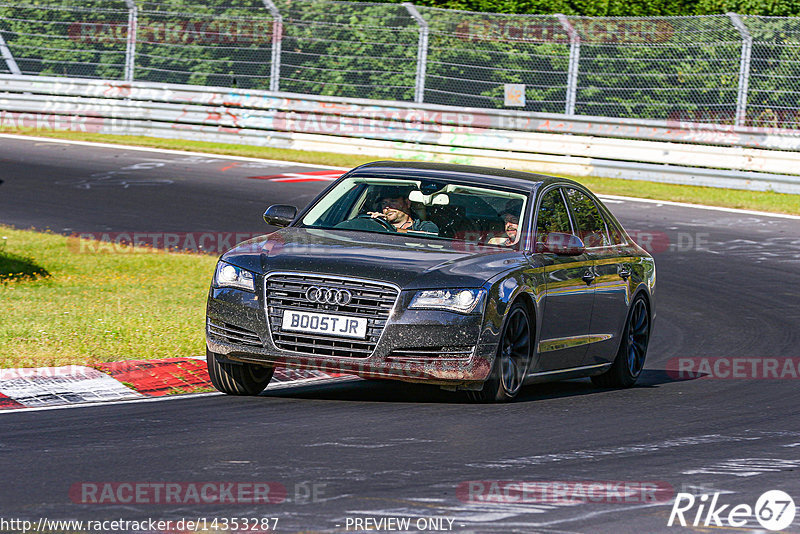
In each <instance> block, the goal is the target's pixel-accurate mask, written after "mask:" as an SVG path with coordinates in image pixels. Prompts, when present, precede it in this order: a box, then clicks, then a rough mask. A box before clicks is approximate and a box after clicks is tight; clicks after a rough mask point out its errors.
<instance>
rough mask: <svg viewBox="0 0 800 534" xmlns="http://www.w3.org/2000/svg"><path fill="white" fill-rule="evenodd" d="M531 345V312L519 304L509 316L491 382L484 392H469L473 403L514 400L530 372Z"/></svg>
mask: <svg viewBox="0 0 800 534" xmlns="http://www.w3.org/2000/svg"><path fill="white" fill-rule="evenodd" d="M532 344H533V328H532V327H531V321H530V318H529V317H528V310H527V309H526V308H525V306H524V305H522V304H521V303H519V302H517V303H515V304H514V305H513V306H511V310H509V312H508V315H506V319H505V323H504V324H503V333H502V335H501V336H500V346H498V347H497V356H496V357H495V359H494V365H493V366H492V371H491V373H490V374H489V378H488V379H487V380H486V382H484V383H483V389H481V390H480V391H470V392H468V393H469V397H470V399H471V400H472V401H474V402H482V403H486V402H508V401H511V400H513V399H514V398H515V397H516V396H517V393H519V390H520V389H521V388H522V382H523V381H524V380H525V375H526V374H527V372H528V366H529V365H530V361H531V346H532Z"/></svg>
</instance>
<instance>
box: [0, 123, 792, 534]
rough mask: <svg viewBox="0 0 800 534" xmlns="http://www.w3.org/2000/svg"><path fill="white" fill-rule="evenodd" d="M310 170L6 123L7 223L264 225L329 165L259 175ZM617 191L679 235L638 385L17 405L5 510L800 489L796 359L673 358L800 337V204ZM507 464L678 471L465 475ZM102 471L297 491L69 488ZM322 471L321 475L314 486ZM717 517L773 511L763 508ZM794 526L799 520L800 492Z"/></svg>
mask: <svg viewBox="0 0 800 534" xmlns="http://www.w3.org/2000/svg"><path fill="white" fill-rule="evenodd" d="M310 170H314V169H313V168H311V167H308V166H302V165H294V164H283V165H280V164H275V163H256V162H245V161H240V162H238V164H237V162H236V161H234V160H230V159H223V158H216V157H214V156H208V157H198V156H186V155H175V154H163V153H155V152H136V151H128V150H122V149H117V148H96V147H86V146H76V145H68V144H63V143H58V142H50V141H46V142H45V141H34V140H25V141H22V140H16V139H10V138H0V180H3V181H4V182H3V183H2V185H0V223H4V224H11V225H14V226H17V227H37V228H50V229H52V230H54V231H57V232H64V233H70V232H95V231H96V232H102V231H164V232H173V231H175V232H177V231H186V232H196V231H226V232H260V231H263V230H265V228H266V227H265V226H264V223H263V222H262V221H261V213H262V212H263V210H264V208H265V207H266V205H268V204H272V203H280V202H289V203H294V204H298V205H300V204H304V203H305V202H307V201H308V200H310V199H311V198H312V197H313V195H314V194H315V193H316V192H317V191H319V190H320V189H321V188H322V187H323V186H324V183H323V182H301V183H280V182H277V183H276V182H270V181H267V180H260V179H252V178H249V177H252V176H268V175H273V174H278V173H286V172H305V171H310ZM609 207H610V208H611V209H612V211H614V213H615V214H616V215H617V216H618V217H619V218H620V220H621V221H622V223H623V224H624V225H625V226H626V228H628V229H629V230H633V231H634V232H636V231H639V232H657V233H658V234H657V235H658V236H660V239H661V244H662V245H664V246H659V247H657V248H660V250H656V251H655V253H654V256H655V257H656V261H657V268H658V304H657V306H658V317H657V320H656V325H655V331H654V335H653V338H652V341H651V345H650V350H649V353H648V362H647V365H646V370H645V371H644V374H643V376H642V378H641V379H640V381H639V383H638V384H637V387H635V388H633V389H629V390H622V391H605V390H598V389H596V388H594V387H592V385H591V383H590V382H589V381H588V380H577V381H568V382H561V383H556V384H547V385H539V386H532V387H528V388H526V389H525V390H524V391H523V392H522V395H521V398H520V399H519V400H518V401H517V402H515V403H513V404H505V405H474V404H469V403H467V402H465V401H464V399H463V397H461V396H460V395H458V394H453V393H447V392H443V391H440V390H438V389H433V388H429V387H423V386H414V385H405V384H399V383H391V382H382V381H357V382H347V383H337V384H332V385H325V386H309V387H301V388H289V389H283V390H275V391H269V390H267V391H266V392H265V393H264V394H262V395H261V396H259V397H255V398H234V397H226V396H221V395H206V396H199V397H191V398H183V399H171V400H168V401H163V402H148V403H121V404H113V405H99V406H87V407H77V408H69V409H61V410H49V411H48V410H46V411H29V412H26V411H18V412H13V413H5V414H2V415H0V458H1V459H2V480H3V483H2V486H0V517H2V518H6V519H8V518H29V519H34V520H37V519H38V518H40V517H47V518H50V519H82V520H89V519H99V520H102V519H106V520H110V519H116V518H123V519H132V520H140V519H145V518H155V519H180V518H197V517H206V518H214V517H216V518H230V517H277V518H279V522H278V526H277V530H276V531H277V532H298V531H303V532H344V531H346V527H347V525H348V520H349V521H350V523H349V524H350V525H352V524H353V519H354V518H361V519H364V518H372V519H375V520H377V519H379V518H388V517H399V518H403V517H409V518H413V520H414V521H416V520H417V519H418V518H430V517H439V518H442V517H444V518H448V519H452V520H453V523H452V527H451V529H452V530H451V531H453V532H552V533H566V532H582V533H583V532H585V533H594V532H609V533H611V532H614V533H656V532H687V531H696V532H700V531H703V532H707V531H710V529H709V528H702V527H698V528H688V527H687V528H683V527H677V526H673V527H667V521H668V518H669V513H670V509H671V496H672V493H674V492H679V491H689V492H694V493H714V492H720V493H721V496H720V498H719V499H720V502H724V503H725V504H740V503H743V504H749V505H751V506H753V505H755V503H756V500H757V499H758V497H759V496H760V495H761V494H762V493H763V492H765V491H767V490H772V489H780V490H783V491H785V492H787V493H788V494H789V495H791V496H793V497H794V499H795V502H796V503H798V504H800V477H798V470H799V469H800V412H799V411H798V410H797V406H798V405H799V404H800V390H799V389H798V384H799V382H798V377H791V376H788V377H787V378H784V379H777V380H776V379H758V378H752V379H721V378H714V376H713V375H711V376H706V377H704V378H700V379H681V378H680V377H677V376H676V375H675V373H668V372H666V370H667V369H668V368H670V366H672V365H674V362H675V360H674V359H675V358H686V357H697V358H701V357H707V358H716V357H725V358H749V359H755V360H759V361H763V360H764V359H768V358H788V357H794V358H798V357H800V348H798V347H799V346H800V306H799V305H798V303H800V221H798V220H793V219H785V218H773V217H766V216H758V215H747V214H738V213H730V212H725V211H712V210H704V209H695V208H684V207H676V206H668V205H660V204H657V203H641V202H633V201H622V202H620V201H615V202H613V203H609ZM665 239H666V241H665ZM667 241H668V244H669V246H668V247H666V246H665V245H666V244H667ZM0 320H1V319H0ZM795 367H796V366H795ZM748 368H749V367H748ZM745 374H746V373H745ZM784 376H785V375H784ZM491 480H501V481H541V482H546V481H551V482H557V481H622V482H631V483H635V482H637V481H654V482H657V483H659V484H662V485H666V487H669V488H671V493H670V498H669V499H667V500H666V502H655V503H654V502H636V501H630V502H622V503H620V502H615V501H613V499H611V498H609V499H606V500H610V501H612V502H603V501H602V500H601V501H598V502H562V501H558V502H536V499H531V498H526V499H525V501H526V502H514V501H515V499H507V500H508V501H509V502H504V503H497V502H470V500H469V499H466V498H464V495H462V494H460V493H459V492H458V488H459V487H462V488H463V485H462V486H460V485H461V484H462V483H464V482H467V481H491ZM86 481H94V482H203V481H229V482H266V481H270V482H277V483H280V484H282V485H283V486H284V487H286V488H287V491H288V496H287V499H285V500H284V501H283V502H281V503H276V504H268V505H263V504H262V505H249V504H225V505H219V504H204V505H196V504H185V505H177V506H176V505H150V504H136V503H126V504H103V505H100V504H75V503H74V502H72V501H71V500H70V497H69V489H70V487H71V486H72V485H73V484H75V483H81V482H86ZM312 485H316V490H317V495H316V497H312V498H306V496H307V495H308V493H309V492H308V489H309V488H310V487H312ZM309 501H310V502H309ZM517 501H518V499H517ZM696 510H697V508H696V507H695V508H693V509H692V510H691V513H687V520H689V521H692V520H693V519H694V514H695V512H696ZM726 513H727V512H726ZM723 515H724V514H723ZM412 524H414V523H412ZM444 525H448V523H447V521H445V523H444ZM715 530H716V531H720V530H721V531H737V532H741V531H753V532H755V531H761V532H763V531H764V530H763V529H762V528H761V527H760V526H759V525H758V523H757V522H755V520H752V519H751V520H750V521H749V522H748V524H747V525H745V526H744V527H741V528H715ZM350 531H353V529H352V528H351V529H350ZM379 531H386V530H379ZM412 531H416V529H412ZM785 531H786V532H800V514H799V515H798V517H796V518H795V521H794V523H793V524H792V525H791V526H790V527H789V528H788V529H786V530H785Z"/></svg>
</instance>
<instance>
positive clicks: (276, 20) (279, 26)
mask: <svg viewBox="0 0 800 534" xmlns="http://www.w3.org/2000/svg"><path fill="white" fill-rule="evenodd" d="M263 1H264V7H266V8H267V9H268V10H269V14H270V15H272V58H271V60H270V69H269V90H270V91H273V92H276V93H277V92H278V91H279V90H280V79H281V41H282V40H283V17H282V16H281V12H280V11H278V6H276V5H275V2H273V1H272V0H263Z"/></svg>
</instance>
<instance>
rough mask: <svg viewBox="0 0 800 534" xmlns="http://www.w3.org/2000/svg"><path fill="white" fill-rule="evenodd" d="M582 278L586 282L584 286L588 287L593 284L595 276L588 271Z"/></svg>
mask: <svg viewBox="0 0 800 534" xmlns="http://www.w3.org/2000/svg"><path fill="white" fill-rule="evenodd" d="M582 278H583V281H584V282H586V285H589V284H591V283H592V282H594V279H595V275H594V273H593V272H592V271H591V270H588V271H586V272H585V273H583V277H582Z"/></svg>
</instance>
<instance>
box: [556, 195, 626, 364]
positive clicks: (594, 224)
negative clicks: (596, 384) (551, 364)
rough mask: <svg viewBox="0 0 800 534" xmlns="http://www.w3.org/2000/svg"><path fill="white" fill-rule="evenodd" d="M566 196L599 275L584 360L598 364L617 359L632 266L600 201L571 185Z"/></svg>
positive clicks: (595, 271)
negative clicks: (609, 223) (622, 250)
mask: <svg viewBox="0 0 800 534" xmlns="http://www.w3.org/2000/svg"><path fill="white" fill-rule="evenodd" d="M564 195H565V196H566V198H567V202H568V204H569V208H570V212H571V214H572V219H573V221H574V222H575V224H576V225H577V227H578V232H579V236H580V237H581V239H582V240H583V242H584V244H585V245H586V253H587V255H588V257H589V259H591V261H592V270H593V271H594V274H595V277H596V278H595V280H594V283H593V285H594V288H595V293H594V305H593V306H592V318H591V322H590V325H589V337H588V339H587V342H588V343H587V345H588V347H587V352H586V357H585V359H584V365H596V364H600V363H604V362H608V361H611V360H612V359H613V358H614V355H615V352H616V347H617V344H618V342H619V336H620V335H621V332H620V331H621V329H622V325H623V322H624V320H625V316H626V313H627V308H628V294H629V292H628V283H627V280H628V277H629V276H630V269H631V266H630V264H629V263H626V261H625V260H626V258H624V257H622V256H621V254H620V248H619V245H620V244H621V243H620V242H619V239H620V237H621V232H619V230H616V229H614V230H612V229H610V228H608V222H609V221H608V220H607V219H606V217H604V216H603V214H602V210H601V209H600V207H599V205H598V203H599V201H598V200H597V199H595V198H593V197H592V196H591V195H590V194H589V193H588V192H586V191H582V190H579V189H577V188H572V187H568V188H565V189H564ZM610 230H611V231H610Z"/></svg>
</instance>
